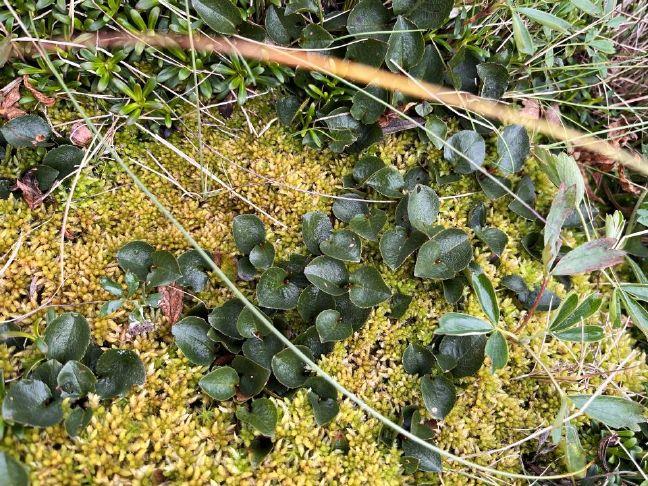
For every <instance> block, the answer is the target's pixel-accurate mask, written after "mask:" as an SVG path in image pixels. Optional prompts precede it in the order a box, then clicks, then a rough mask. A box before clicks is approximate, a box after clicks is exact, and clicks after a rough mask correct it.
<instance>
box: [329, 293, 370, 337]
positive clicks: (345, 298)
mask: <svg viewBox="0 0 648 486" xmlns="http://www.w3.org/2000/svg"><path fill="white" fill-rule="evenodd" d="M335 310H337V311H338V312H339V313H340V316H341V317H342V322H343V323H349V324H351V327H353V330H354V331H357V330H359V329H360V328H362V326H363V325H364V323H365V322H367V319H368V318H369V315H370V314H371V308H362V307H358V306H357V305H355V304H354V303H353V302H351V299H350V297H349V294H348V293H347V294H343V295H339V296H336V297H335Z"/></svg>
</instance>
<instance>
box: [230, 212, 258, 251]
mask: <svg viewBox="0 0 648 486" xmlns="http://www.w3.org/2000/svg"><path fill="white" fill-rule="evenodd" d="M232 234H233V235H234V242H235V243H236V247H237V248H238V249H239V251H240V252H241V253H243V254H244V255H249V254H250V252H251V251H252V249H253V248H254V247H255V246H257V245H260V244H261V243H263V242H264V241H265V239H266V231H265V226H264V225H263V222H262V221H261V220H260V219H259V218H258V217H257V216H255V215H254V214H239V215H238V216H237V217H235V218H234V221H233V222H232Z"/></svg>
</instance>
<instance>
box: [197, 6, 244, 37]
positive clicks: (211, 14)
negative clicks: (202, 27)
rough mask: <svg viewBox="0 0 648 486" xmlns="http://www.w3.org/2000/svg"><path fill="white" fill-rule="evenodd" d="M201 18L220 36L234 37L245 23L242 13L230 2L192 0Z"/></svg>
mask: <svg viewBox="0 0 648 486" xmlns="http://www.w3.org/2000/svg"><path fill="white" fill-rule="evenodd" d="M191 4H192V5H193V8H194V9H195V10H196V12H197V13H198V15H199V16H200V18H201V19H202V20H203V21H204V22H205V23H206V24H207V25H208V26H209V27H210V28H211V29H212V30H214V31H215V32H217V33H219V34H227V35H234V34H236V33H237V32H236V27H237V26H238V25H239V24H241V22H243V18H242V17H241V12H240V11H239V9H238V8H237V7H236V6H235V5H234V4H233V3H232V2H230V0H191Z"/></svg>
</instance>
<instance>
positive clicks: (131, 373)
mask: <svg viewBox="0 0 648 486" xmlns="http://www.w3.org/2000/svg"><path fill="white" fill-rule="evenodd" d="M95 374H96V375H97V378H98V380H97V385H96V390H97V394H98V395H99V396H101V397H102V398H112V397H116V396H123V395H126V393H128V392H129V391H130V389H131V388H132V387H133V386H141V385H143V384H144V381H145V380H146V370H145V369H144V364H143V363H142V361H141V360H140V358H139V356H138V355H137V354H136V353H135V352H134V351H131V350H130V349H109V350H107V351H105V352H104V353H103V354H102V355H101V356H100V357H99V359H98V360H97V364H96V365H95Z"/></svg>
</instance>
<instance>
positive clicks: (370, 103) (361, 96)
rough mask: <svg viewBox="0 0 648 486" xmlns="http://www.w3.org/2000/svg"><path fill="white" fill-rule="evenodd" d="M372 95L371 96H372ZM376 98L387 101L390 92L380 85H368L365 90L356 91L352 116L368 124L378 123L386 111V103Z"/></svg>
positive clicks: (352, 100)
mask: <svg viewBox="0 0 648 486" xmlns="http://www.w3.org/2000/svg"><path fill="white" fill-rule="evenodd" d="M370 95H371V96H370ZM375 98H378V99H379V100H382V101H384V102H387V101H388V99H389V92H388V91H387V90H385V89H383V88H380V87H378V86H371V85H369V86H366V87H365V88H364V92H363V91H360V90H358V91H356V92H355V94H354V95H353V98H352V99H351V102H352V103H353V104H352V106H351V110H350V113H351V116H352V117H353V118H355V119H356V120H358V121H361V122H362V123H364V124H366V125H371V124H372V123H376V122H377V121H378V120H379V119H380V117H381V116H382V114H383V113H384V112H385V109H386V106H385V104H384V103H381V102H380V101H377V100H376V99H375Z"/></svg>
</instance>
